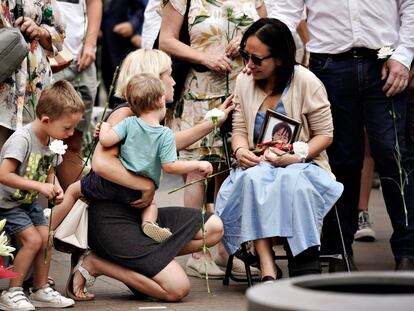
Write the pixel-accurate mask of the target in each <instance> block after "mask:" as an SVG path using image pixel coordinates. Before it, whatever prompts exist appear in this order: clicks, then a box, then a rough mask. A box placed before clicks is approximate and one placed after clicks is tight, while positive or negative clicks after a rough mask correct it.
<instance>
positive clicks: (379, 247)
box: [0, 177, 394, 311]
mask: <svg viewBox="0 0 414 311" xmlns="http://www.w3.org/2000/svg"><path fill="white" fill-rule="evenodd" d="M179 184H180V181H179V179H177V178H171V177H167V178H164V179H163V184H162V187H161V188H160V191H158V193H157V203H158V206H166V205H182V193H183V192H182V191H179V192H176V193H174V194H172V195H168V194H167V192H168V190H171V189H173V188H175V187H177V186H178V185H179ZM370 212H371V214H372V220H373V222H374V224H373V226H374V229H375V231H376V232H377V240H376V242H374V243H363V242H355V247H354V253H355V262H356V264H357V266H358V268H359V269H360V270H392V269H393V268H394V262H393V257H392V253H391V249H390V246H389V242H388V240H389V236H390V232H391V225H390V222H389V220H388V217H387V214H386V211H385V206H384V202H383V199H382V194H381V192H380V190H374V189H373V191H372V194H371V201H370ZM186 259H187V257H186V256H182V257H178V258H177V260H178V261H179V262H180V263H181V264H182V265H184V264H185V261H186ZM279 265H280V266H281V268H282V270H283V272H284V275H285V276H287V270H286V262H283V261H282V262H280V263H279ZM69 269H70V259H69V256H68V255H67V254H63V253H59V252H57V251H56V252H55V253H54V255H53V261H52V267H51V272H50V275H51V276H52V277H54V279H55V280H56V285H57V289H58V290H59V291H61V292H62V293H63V292H64V288H65V283H66V280H67V277H68V275H69ZM190 280H191V286H192V288H191V293H190V295H189V296H187V297H186V298H185V299H184V300H183V301H182V302H179V303H164V302H158V301H140V300H134V299H133V296H132V295H131V294H130V292H129V290H128V289H127V288H126V287H125V286H124V285H123V284H122V283H120V282H118V281H115V280H112V279H110V278H107V277H99V278H98V279H97V281H96V283H95V285H94V286H93V288H91V289H90V291H91V292H93V293H95V294H96V299H95V300H94V301H91V302H77V303H76V305H75V307H74V308H76V309H77V310H87V311H94V310H100V311H105V310H134V311H139V310H177V311H190V310H191V311H192V310H194V311H212V310H215V311H220V310H226V311H227V310H228V311H232V310H234V311H243V310H246V308H247V307H246V300H245V297H244V293H245V290H246V289H247V285H246V284H244V283H235V282H232V281H230V285H229V286H223V285H222V283H221V280H210V287H211V294H208V293H207V289H206V284H205V281H204V280H201V279H197V278H190ZM5 284H6V282H5V281H4V280H2V281H1V282H0V287H1V288H4V287H5ZM275 299H277V297H275ZM37 310H42V309H41V308H38V309H37ZM45 310H46V309H45Z"/></svg>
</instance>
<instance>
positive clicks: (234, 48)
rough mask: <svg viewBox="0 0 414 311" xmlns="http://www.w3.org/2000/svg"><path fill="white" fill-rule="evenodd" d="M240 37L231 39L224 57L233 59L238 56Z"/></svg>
mask: <svg viewBox="0 0 414 311" xmlns="http://www.w3.org/2000/svg"><path fill="white" fill-rule="evenodd" d="M240 41H241V36H237V37H235V38H233V39H232V40H231V41H230V42H229V44H228V45H227V47H226V56H227V57H229V58H234V57H237V56H239V48H240Z"/></svg>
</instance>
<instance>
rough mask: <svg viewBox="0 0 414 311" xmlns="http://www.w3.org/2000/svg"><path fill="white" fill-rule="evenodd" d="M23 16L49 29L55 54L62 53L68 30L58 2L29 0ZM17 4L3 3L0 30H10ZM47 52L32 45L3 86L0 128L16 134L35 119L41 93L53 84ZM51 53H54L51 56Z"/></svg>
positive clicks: (0, 86) (5, 0) (35, 43)
mask: <svg viewBox="0 0 414 311" xmlns="http://www.w3.org/2000/svg"><path fill="white" fill-rule="evenodd" d="M22 2H23V6H24V7H23V12H24V13H23V14H24V16H27V17H30V18H31V19H32V20H33V21H35V22H36V24H37V25H41V26H42V27H44V28H45V29H47V30H48V31H49V33H50V36H51V38H52V45H53V50H54V52H56V51H58V50H61V49H62V44H63V39H64V38H65V26H64V23H63V20H62V17H61V15H60V14H59V10H58V7H57V4H56V2H55V0H26V1H22ZM14 7H15V0H1V7H0V28H3V27H11V26H12V25H13V23H14V21H15V17H14V14H13V11H14ZM50 8H51V9H52V17H51V18H48V19H46V18H44V17H43V12H44V11H45V10H46V9H50ZM46 53H47V52H46V51H45V50H44V49H43V47H42V46H41V45H40V43H39V41H37V40H33V41H31V42H30V51H29V54H28V56H27V57H26V58H25V59H24V60H23V62H22V64H21V66H20V68H18V69H17V70H16V71H15V72H14V73H13V74H12V75H11V76H10V78H7V79H6V80H5V81H3V82H2V83H0V109H1V114H0V126H3V127H6V128H9V129H12V130H16V129H17V128H19V127H22V126H23V125H25V124H27V123H29V122H31V121H33V120H34V118H35V116H36V115H35V107H36V104H37V101H38V99H39V96H40V93H41V92H42V90H43V89H44V88H45V87H46V86H47V85H49V84H50V83H51V82H52V71H51V69H50V65H49V63H48V61H47V57H46ZM50 53H52V52H50Z"/></svg>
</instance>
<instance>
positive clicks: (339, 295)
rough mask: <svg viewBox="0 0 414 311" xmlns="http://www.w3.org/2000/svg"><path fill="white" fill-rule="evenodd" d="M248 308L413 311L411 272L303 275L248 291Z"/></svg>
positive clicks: (251, 310) (260, 310)
mask: <svg viewBox="0 0 414 311" xmlns="http://www.w3.org/2000/svg"><path fill="white" fill-rule="evenodd" d="M246 295H247V300H248V310H249V311H269V310H280V311H281V310H329V311H331V310H335V311H342V310H352V311H357V310H364V311H371V310H372V311H374V310H375V311H389V310H393V311H396V310H398V311H400V310H407V311H408V310H410V311H412V310H414V272H380V271H377V272H353V273H332V274H323V275H312V276H304V277H299V278H292V279H286V280H280V281H276V282H275V283H273V284H261V285H257V286H254V287H252V288H250V289H249V290H248V291H247V294H246Z"/></svg>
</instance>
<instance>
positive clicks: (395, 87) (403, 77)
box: [381, 0, 414, 97]
mask: <svg viewBox="0 0 414 311" xmlns="http://www.w3.org/2000/svg"><path fill="white" fill-rule="evenodd" d="M398 5H399V7H398V9H399V12H398V14H399V16H400V29H399V32H398V43H397V46H396V47H395V51H394V53H393V54H392V56H391V58H390V59H389V60H387V61H386V62H385V64H384V66H383V67H382V72H381V79H382V80H385V79H386V82H385V84H384V87H383V88H382V90H383V91H384V92H386V95H387V96H388V97H391V96H394V95H396V94H398V93H400V92H402V91H404V90H405V89H406V87H407V85H408V82H409V80H408V78H409V70H410V66H411V62H412V61H413V57H414V32H413V24H414V1H412V0H400V1H398Z"/></svg>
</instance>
